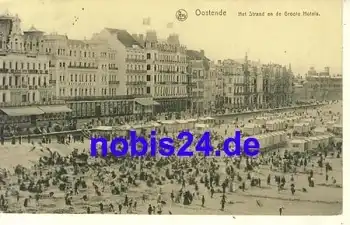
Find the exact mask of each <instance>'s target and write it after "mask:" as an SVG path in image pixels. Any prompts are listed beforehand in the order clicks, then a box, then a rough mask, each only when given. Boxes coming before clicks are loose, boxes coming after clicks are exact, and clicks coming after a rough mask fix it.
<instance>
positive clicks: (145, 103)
mask: <svg viewBox="0 0 350 225" xmlns="http://www.w3.org/2000/svg"><path fill="white" fill-rule="evenodd" d="M135 101H136V102H137V103H138V104H140V105H143V106H148V105H159V103H158V102H156V101H154V100H152V99H146V98H140V99H135Z"/></svg>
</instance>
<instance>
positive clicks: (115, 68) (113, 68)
mask: <svg viewBox="0 0 350 225" xmlns="http://www.w3.org/2000/svg"><path fill="white" fill-rule="evenodd" d="M108 70H118V68H117V67H110V68H108Z"/></svg>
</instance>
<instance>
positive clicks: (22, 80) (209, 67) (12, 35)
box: [0, 13, 342, 121]
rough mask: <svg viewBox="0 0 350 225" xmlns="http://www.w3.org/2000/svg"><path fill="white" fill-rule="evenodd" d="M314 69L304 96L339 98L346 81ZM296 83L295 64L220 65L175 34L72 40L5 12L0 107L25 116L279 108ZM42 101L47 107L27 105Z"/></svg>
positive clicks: (0, 19)
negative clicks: (321, 94)
mask: <svg viewBox="0 0 350 225" xmlns="http://www.w3.org/2000/svg"><path fill="white" fill-rule="evenodd" d="M313 72H314V71H313V70H312V69H310V71H309V73H310V74H309V76H308V78H307V82H306V85H305V88H306V89H305V91H304V92H305V93H306V94H305V95H306V96H307V98H317V99H319V98H321V97H319V96H318V97H317V96H316V94H315V93H318V92H319V91H320V90H321V89H322V90H324V89H327V90H328V91H327V96H333V97H332V98H335V99H338V98H339V95H341V94H339V93H341V89H342V86H341V79H339V78H331V77H329V68H328V75H327V74H321V75H322V76H320V75H319V74H318V76H317V77H316V78H315V74H312V73H313ZM324 73H327V70H325V72H324ZM322 77H326V78H322ZM292 83H293V73H292V71H291V68H290V67H289V68H288V69H286V67H285V66H282V65H277V64H267V65H264V64H260V62H253V61H251V60H248V57H247V56H246V58H245V59H244V60H243V61H239V60H231V59H227V60H223V61H221V60H219V61H218V63H215V62H214V61H211V60H210V59H208V58H207V57H206V56H205V52H204V51H203V50H200V51H195V50H188V49H187V47H186V46H184V45H183V44H181V43H180V40H179V36H178V35H176V34H170V35H169V36H168V37H167V38H166V39H161V38H159V37H158V36H157V33H156V31H153V30H149V31H147V32H146V33H145V34H130V33H129V32H128V31H127V30H123V29H115V28H105V29H103V30H101V31H100V32H98V33H94V34H93V35H92V38H91V39H88V40H72V39H69V38H68V37H67V36H66V35H60V34H56V33H54V34H45V33H44V32H43V31H40V30H38V29H36V28H35V27H31V28H30V29H29V30H26V31H22V30H21V20H20V19H19V17H18V16H17V15H15V16H13V15H10V14H9V13H5V14H4V15H1V16H0V105H1V112H2V114H4V115H7V116H9V115H8V114H11V113H10V111H11V110H12V114H13V115H14V114H16V113H17V114H21V113H22V114H25V115H26V116H27V117H26V118H27V119H23V118H21V119H23V120H28V121H36V120H43V119H44V118H46V119H49V118H56V114H55V113H57V114H58V115H59V116H57V118H60V119H62V118H67V113H69V118H75V119H79V118H88V117H92V118H93V117H109V116H112V117H119V116H131V115H133V116H136V117H139V118H142V117H144V116H154V115H155V114H158V113H166V112H183V111H187V112H192V113H193V114H205V113H210V112H216V111H217V109H218V108H222V107H224V108H229V109H232V110H240V109H248V108H250V109H253V108H264V107H265V108H266V107H276V106H279V105H286V104H288V103H290V102H291V101H292V94H293V87H292ZM40 105H45V107H46V109H45V110H43V109H41V110H39V111H36V110H34V109H31V110H29V108H28V107H30V106H33V107H34V108H35V107H39V106H40ZM25 106H26V107H27V108H26V110H23V107H25ZM54 106H55V107H54ZM16 107H17V108H18V107H22V110H21V109H16V110H17V111H16V110H15V108H16ZM48 107H51V108H50V109H49V108H48ZM8 108H11V110H9V109H8ZM6 110H7V112H8V113H6V112H5V111H6ZM15 111H16V112H15ZM24 111H25V112H26V113H23V112H24ZM49 111H50V112H49ZM27 114H28V115H27ZM31 114H34V116H35V118H34V117H32V115H31ZM48 115H51V117H50V116H48ZM10 117H11V116H10ZM16 118H17V120H18V119H19V117H18V116H17V117H16ZM7 119H9V118H7ZM8 121H11V119H9V120H8Z"/></svg>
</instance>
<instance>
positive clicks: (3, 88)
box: [0, 85, 9, 90]
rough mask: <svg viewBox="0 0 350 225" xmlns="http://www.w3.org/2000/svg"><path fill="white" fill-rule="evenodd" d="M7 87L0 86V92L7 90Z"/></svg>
mask: <svg viewBox="0 0 350 225" xmlns="http://www.w3.org/2000/svg"><path fill="white" fill-rule="evenodd" d="M8 89H9V86H8V85H2V86H0V90H8Z"/></svg>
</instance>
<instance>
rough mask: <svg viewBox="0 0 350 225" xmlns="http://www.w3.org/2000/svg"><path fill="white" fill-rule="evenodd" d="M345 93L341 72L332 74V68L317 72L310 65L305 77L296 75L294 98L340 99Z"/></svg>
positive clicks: (307, 99)
mask: <svg viewBox="0 0 350 225" xmlns="http://www.w3.org/2000/svg"><path fill="white" fill-rule="evenodd" d="M342 95H343V79H342V75H341V74H336V75H332V74H331V73H330V68H329V67H325V68H324V70H323V71H319V72H317V71H316V70H315V68H314V67H310V69H309V70H308V72H307V74H305V77H298V76H296V77H295V82H294V94H293V96H294V98H295V99H298V100H301V101H310V100H314V101H324V100H340V99H342V97H343V96H342Z"/></svg>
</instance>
